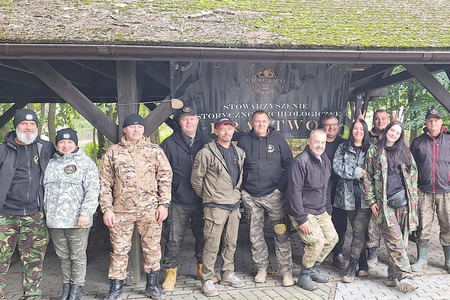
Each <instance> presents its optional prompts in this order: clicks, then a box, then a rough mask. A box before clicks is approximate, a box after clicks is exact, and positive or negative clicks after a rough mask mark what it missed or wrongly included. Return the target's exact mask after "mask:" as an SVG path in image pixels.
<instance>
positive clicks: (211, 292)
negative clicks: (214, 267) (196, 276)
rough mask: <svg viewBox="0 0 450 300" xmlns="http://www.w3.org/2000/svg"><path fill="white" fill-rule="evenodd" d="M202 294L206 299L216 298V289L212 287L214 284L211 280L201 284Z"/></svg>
mask: <svg viewBox="0 0 450 300" xmlns="http://www.w3.org/2000/svg"><path fill="white" fill-rule="evenodd" d="M201 290H202V293H203V294H204V295H205V296H206V297H212V296H218V295H219V292H218V291H217V289H216V287H215V286H214V283H213V282H212V280H206V281H205V282H204V283H203V284H202V288H201Z"/></svg>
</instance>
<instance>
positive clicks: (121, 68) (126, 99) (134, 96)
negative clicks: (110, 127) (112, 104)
mask: <svg viewBox="0 0 450 300" xmlns="http://www.w3.org/2000/svg"><path fill="white" fill-rule="evenodd" d="M116 70H117V75H116V77H117V102H118V107H117V111H118V115H119V127H120V132H122V124H123V121H124V120H125V118H126V117H127V116H128V115H130V114H137V113H138V105H137V104H136V103H137V102H138V91H137V80H136V62H135V61H121V60H118V61H116Z"/></svg>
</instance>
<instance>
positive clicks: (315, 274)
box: [309, 261, 329, 283]
mask: <svg viewBox="0 0 450 300" xmlns="http://www.w3.org/2000/svg"><path fill="white" fill-rule="evenodd" d="M319 267H320V262H318V261H316V262H315V263H314V266H313V267H312V268H311V271H310V272H309V276H310V277H311V279H312V280H313V281H315V282H319V283H325V282H328V280H329V278H328V277H326V276H322V275H320V273H319V270H318V269H319Z"/></svg>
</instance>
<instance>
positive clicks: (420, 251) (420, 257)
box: [411, 244, 428, 272]
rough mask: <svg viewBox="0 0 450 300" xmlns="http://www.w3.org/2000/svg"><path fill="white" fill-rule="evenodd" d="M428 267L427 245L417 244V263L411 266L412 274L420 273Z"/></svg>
mask: <svg viewBox="0 0 450 300" xmlns="http://www.w3.org/2000/svg"><path fill="white" fill-rule="evenodd" d="M427 266H428V245H423V246H422V245H419V244H417V261H416V262H415V263H414V264H413V265H412V266H411V270H412V271H413V272H419V271H422V269H423V268H425V267H427Z"/></svg>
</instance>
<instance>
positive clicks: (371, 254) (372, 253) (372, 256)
mask: <svg viewBox="0 0 450 300" xmlns="http://www.w3.org/2000/svg"><path fill="white" fill-rule="evenodd" d="M377 263H378V256H377V247H373V248H367V265H368V266H369V268H373V267H375V265H376V264H377Z"/></svg>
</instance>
